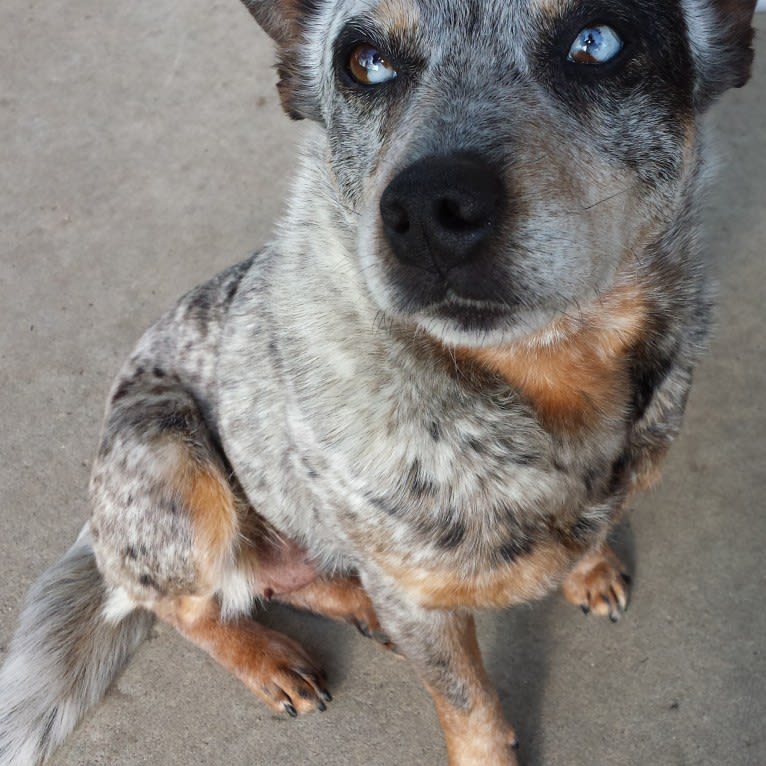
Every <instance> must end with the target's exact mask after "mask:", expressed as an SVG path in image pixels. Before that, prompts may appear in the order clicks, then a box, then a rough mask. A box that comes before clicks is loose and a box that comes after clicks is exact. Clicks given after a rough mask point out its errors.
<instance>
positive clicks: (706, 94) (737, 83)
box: [683, 0, 756, 107]
mask: <svg viewBox="0 0 766 766" xmlns="http://www.w3.org/2000/svg"><path fill="white" fill-rule="evenodd" d="M683 2H684V6H685V7H686V9H687V20H688V23H687V25H688V29H689V42H690V45H691V49H692V54H693V56H694V59H695V63H696V65H697V71H698V86H697V101H698V104H699V105H700V106H701V107H705V106H707V105H708V104H709V103H710V102H711V101H712V100H713V99H715V98H717V97H718V96H720V95H721V94H722V93H723V92H724V91H726V90H728V89H729V88H741V87H742V86H743V85H744V84H745V83H746V82H747V81H748V80H749V79H750V70H751V68H752V64H753V36H754V31H753V14H754V13H755V5H756V0H683Z"/></svg>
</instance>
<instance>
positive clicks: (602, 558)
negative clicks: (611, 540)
mask: <svg viewBox="0 0 766 766" xmlns="http://www.w3.org/2000/svg"><path fill="white" fill-rule="evenodd" d="M562 592H563V594H564V598H566V600H567V601H569V602H570V603H572V604H574V605H575V606H579V607H580V609H582V611H583V612H584V613H585V614H590V613H591V612H593V614H597V615H600V616H603V617H609V619H610V620H611V621H612V622H619V621H620V618H621V617H622V615H623V613H624V612H625V610H626V609H627V608H628V596H629V592H630V577H629V575H628V574H627V573H626V572H625V571H624V567H623V565H622V562H621V561H620V560H619V558H617V556H616V554H615V553H614V551H612V549H611V548H610V547H609V546H608V545H603V546H602V547H601V548H599V549H598V550H597V551H593V552H592V553H588V554H586V555H585V556H583V558H582V559H580V561H578V562H577V564H575V566H574V568H573V569H572V570H571V571H570V572H569V574H568V575H567V576H566V578H565V580H564V583H563V585H562Z"/></svg>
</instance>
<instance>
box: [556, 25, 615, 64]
mask: <svg viewBox="0 0 766 766" xmlns="http://www.w3.org/2000/svg"><path fill="white" fill-rule="evenodd" d="M622 47H623V42H622V40H621V39H620V36H619V35H618V34H617V32H615V31H614V30H613V29H612V28H611V27H608V26H607V25H606V24H597V25H595V26H592V27H585V29H583V30H582V31H581V32H580V34H579V35H577V39H576V40H575V41H574V42H573V43H572V47H571V48H570V49H569V56H568V59H569V61H572V62H574V63H575V64H606V63H607V62H608V61H611V60H612V59H613V58H616V57H617V54H619V52H620V51H621V50H622Z"/></svg>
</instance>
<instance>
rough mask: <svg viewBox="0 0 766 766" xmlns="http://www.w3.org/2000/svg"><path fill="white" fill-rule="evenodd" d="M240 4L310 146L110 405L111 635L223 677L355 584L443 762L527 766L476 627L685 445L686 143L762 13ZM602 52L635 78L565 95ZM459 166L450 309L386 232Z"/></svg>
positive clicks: (596, 539)
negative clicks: (474, 173)
mask: <svg viewBox="0 0 766 766" xmlns="http://www.w3.org/2000/svg"><path fill="white" fill-rule="evenodd" d="M245 4H246V5H247V7H248V9H249V10H250V11H251V13H252V14H253V15H254V17H255V18H256V20H257V21H258V22H259V23H261V24H262V26H263V27H264V28H265V29H266V31H267V32H269V34H270V35H271V36H272V37H273V38H274V40H275V41H276V43H277V45H278V48H279V51H280V53H279V56H280V62H281V63H280V65H279V74H280V85H279V87H280V92H281V96H282V100H283V103H284V105H285V109H286V111H287V112H288V113H289V114H290V115H291V116H293V117H295V118H307V119H309V120H311V121H313V123H314V124H313V126H312V128H311V129H310V130H309V132H308V135H307V138H306V145H305V147H304V150H303V161H302V165H301V168H300V170H299V172H298V177H297V179H296V181H295V183H294V186H293V192H292V194H291V197H290V199H291V203H290V208H289V211H288V213H287V215H286V217H285V219H284V220H283V221H282V223H281V226H280V228H279V230H278V234H277V236H276V238H275V240H274V241H273V242H272V243H271V244H270V245H269V246H267V247H266V248H265V249H263V250H262V251H261V252H259V253H258V254H257V255H255V256H253V257H252V258H251V259H249V260H248V261H246V262H244V263H242V264H240V265H238V266H235V267H233V268H231V269H230V270H229V271H227V272H225V273H224V274H222V275H220V276H218V277H217V278H215V279H214V280H213V281H211V282H210V283H208V284H206V285H203V286H202V287H200V288H198V289H196V290H194V291H192V292H191V293H189V294H188V295H187V296H185V297H184V298H183V299H182V300H181V301H180V302H179V304H178V305H177V306H176V307H175V308H174V309H173V310H172V311H171V312H169V313H168V314H167V315H166V316H165V317H164V318H163V319H161V320H160V321H159V322H158V323H157V324H156V325H155V326H154V327H152V328H151V329H150V330H149V331H148V332H147V334H146V335H145V336H144V338H143V339H142V340H141V341H140V343H139V345H138V346H137V348H136V350H135V351H134V353H133V354H132V356H131V357H130V359H129V360H128V361H127V362H126V364H125V366H124V368H123V370H122V371H121V373H120V375H119V377H118V379H117V381H116V382H115V384H114V387H113V389H112V392H111V395H110V399H109V405H108V409H107V414H106V423H105V427H104V432H103V438H102V442H101V447H100V450H99V453H98V456H97V459H96V463H95V468H94V472H93V479H92V494H93V501H94V512H93V516H92V519H91V521H90V535H91V537H92V549H93V552H92V554H90V555H91V556H92V557H93V556H94V557H95V560H96V561H97V563H98V568H99V571H100V572H101V576H102V577H103V583H102V584H101V585H99V586H98V587H103V589H104V590H103V601H104V608H103V610H102V612H100V613H99V614H101V618H100V619H103V620H105V621H106V622H108V623H109V624H113V625H114V624H116V625H123V626H124V625H127V624H128V622H127V621H129V620H131V619H133V615H134V610H135V609H145V610H149V611H154V612H155V613H156V614H158V615H159V616H161V617H162V618H163V619H168V621H169V622H171V623H172V624H177V625H181V626H182V628H179V629H183V631H184V632H185V634H186V635H190V636H194V635H197V636H201V635H212V634H213V633H214V634H215V635H216V636H219V638H218V639H216V640H217V641H218V644H217V648H216V652H217V653H218V654H219V655H220V654H221V653H223V654H224V655H225V654H226V649H225V643H226V639H225V638H220V636H226V635H230V634H231V635H233V634H232V632H231V631H229V632H226V630H224V629H223V628H221V629H220V630H219V628H217V627H216V625H217V624H218V623H217V622H216V621H217V620H219V619H220V620H221V621H224V622H225V621H226V620H228V619H232V620H233V619H238V618H240V617H241V616H242V615H245V614H247V613H249V611H250V609H251V608H252V606H253V603H254V601H255V600H256V599H257V598H258V597H259V596H260V597H270V596H271V595H272V593H273V588H272V587H271V586H270V585H268V583H269V582H271V580H269V577H272V580H273V579H275V578H276V575H274V572H275V571H277V570H279V572H280V574H279V578H276V579H277V580H279V583H278V585H279V584H281V585H282V586H284V590H285V593H287V592H288V591H296V592H299V593H300V588H301V587H303V586H304V585H305V583H306V582H310V581H311V579H312V578H314V577H316V576H319V577H321V578H331V577H343V576H345V575H348V574H353V575H354V576H358V577H359V578H360V579H361V582H362V584H363V585H364V587H365V589H366V591H367V593H368V594H369V597H370V598H371V599H372V603H373V604H374V606H375V609H376V611H377V618H379V620H380V624H381V625H382V627H383V629H384V630H385V632H386V634H387V636H388V637H389V638H390V639H391V640H393V642H394V643H395V644H396V646H397V647H398V648H399V649H400V650H401V651H402V652H403V653H404V654H405V655H406V656H407V657H408V659H409V660H410V661H411V662H412V663H413V664H414V666H415V668H416V669H417V671H418V673H419V674H420V676H421V677H422V679H423V681H424V682H425V683H426V685H427V686H428V688H429V690H430V691H431V693H432V694H433V696H434V699H435V702H436V705H437V710H438V711H439V716H440V720H441V722H442V725H443V726H444V728H445V733H446V736H447V742H448V748H449V752H450V762H451V763H452V764H459V765H460V766H469V765H470V764H476V763H479V762H482V763H487V762H490V763H493V764H495V763H496V764H513V763H516V759H515V755H514V754H513V751H512V749H510V747H509V746H510V745H512V744H513V743H514V737H513V735H512V730H511V729H510V727H508V725H507V724H505V722H504V721H503V720H502V715H501V713H500V706H499V704H498V702H497V697H496V695H495V694H494V691H493V690H492V688H491V684H490V683H489V680H488V679H487V678H486V674H485V673H484V671H483V669H482V667H481V660H480V657H479V656H478V649H477V648H476V643H475V635H474V632H473V631H474V628H473V620H472V618H471V617H470V613H469V610H470V609H473V608H478V607H487V606H493V607H499V606H507V605H510V604H515V603H520V602H524V601H528V600H530V599H534V598H538V597H540V596H542V595H543V594H545V593H546V592H548V591H549V590H550V589H551V588H553V587H556V586H557V585H558V584H560V583H561V582H562V580H563V579H564V578H565V577H566V576H567V573H569V572H570V571H572V570H573V567H575V566H576V565H577V564H578V562H582V561H583V560H587V559H585V558H584V557H588V556H591V557H592V556H594V555H595V552H597V551H600V550H604V548H603V546H604V542H605V539H606V536H607V533H608V531H609V529H610V527H611V526H612V525H613V524H614V522H615V520H616V519H617V518H618V516H619V514H620V511H621V510H622V508H623V507H624V505H625V502H626V499H627V498H628V497H629V496H630V494H631V493H632V492H633V491H635V490H637V489H640V488H642V487H644V486H646V485H648V484H649V483H651V481H652V480H653V479H654V477H655V475H656V472H657V467H658V465H659V463H660V461H661V459H662V457H663V456H664V454H665V452H666V451H667V449H668V447H669V445H670V443H671V442H672V440H673V438H674V437H675V436H676V434H677V433H678V431H679V428H680V426H681V419H682V415H683V410H684V405H685V401H686V397H687V394H688V391H689V387H690V385H691V380H692V371H693V367H694V364H695V362H696V360H697V358H698V356H699V354H700V352H701V350H702V348H703V347H704V343H705V338H706V335H707V330H708V322H709V313H710V293H709V288H708V281H707V277H706V274H705V269H704V266H703V261H702V258H701V256H700V252H699V246H698V244H699V243H698V242H697V235H696V232H697V228H698V218H699V211H698V207H699V195H700V188H701V186H702V180H703V176H704V172H705V165H704V144H705V141H704V130H703V125H702V116H703V114H704V111H705V110H706V108H707V106H708V105H709V104H710V102H711V101H712V100H713V99H714V98H715V97H716V96H718V95H719V94H720V93H721V92H722V91H723V90H725V89H726V88H728V87H733V86H738V85H742V84H744V82H745V81H746V80H747V76H748V73H749V65H750V60H751V56H752V51H751V48H750V45H751V40H752V30H751V27H750V19H751V15H752V11H753V5H754V3H753V2H752V1H751V0H747V2H738V3H736V4H735V3H733V2H730V1H729V0H675V1H674V2H669V3H667V2H666V3H660V2H658V1H657V0H648V2H640V3H638V2H632V1H631V0H608V1H607V0H603V1H596V0H589V1H588V2H586V3H575V2H572V1H571V0H530V2H516V1H515V0H514V1H513V2H508V0H469V1H468V2H454V1H452V0H348V1H344V2H339V1H337V0H335V1H333V0H248V1H247V2H246V3H245ZM735 5H736V7H735ZM596 21H597V22H600V23H606V22H608V23H609V24H610V25H612V26H613V27H614V28H615V29H616V30H617V31H618V32H619V33H620V35H621V36H622V37H623V39H624V41H625V47H624V49H623V52H622V54H621V55H620V56H619V57H618V60H617V61H616V63H614V64H612V65H607V66H605V67H602V68H601V69H599V70H598V71H594V70H592V69H590V70H588V68H585V69H583V68H582V67H578V66H576V65H572V64H571V63H570V62H568V61H567V58H566V53H567V51H568V48H569V46H570V45H571V42H572V40H573V39H574V37H575V36H576V35H577V32H578V31H579V30H580V29H582V28H584V27H586V26H588V25H589V24H592V23H593V22H596ZM360 43H366V44H372V45H374V46H375V47H376V48H378V49H379V50H381V51H382V52H383V53H384V54H385V57H386V59H387V60H389V61H392V62H394V63H395V66H396V67H397V77H396V78H395V79H394V80H393V81H391V82H390V83H387V84H386V86H385V87H378V88H373V89H371V88H364V87H361V86H360V85H359V84H358V83H356V82H354V81H353V79H352V78H351V77H350V76H349V73H348V68H347V61H348V57H349V54H350V51H352V50H353V49H354V47H355V46H357V45H359V44H360ZM464 154H469V155H472V156H481V157H482V158H483V160H484V161H486V162H487V163H488V164H489V165H491V167H492V168H496V169H497V170H496V172H497V174H498V178H499V183H501V185H502V187H503V189H504V190H505V191H504V203H503V207H502V211H501V213H500V214H499V216H498V220H497V222H496V230H495V231H494V232H493V235H492V237H493V238H492V242H491V247H489V248H488V250H487V253H486V254H485V255H484V256H483V257H482V258H481V259H480V260H479V262H477V263H472V264H470V265H469V266H465V267H463V266H460V267H459V268H455V269H454V270H453V271H452V272H451V273H450V276H449V278H448V279H445V277H444V275H443V274H440V273H439V272H438V270H436V269H433V268H421V267H419V266H413V265H412V264H410V263H406V262H402V261H401V260H400V259H398V258H397V257H396V256H395V254H394V253H393V251H392V250H391V247H390V246H389V244H388V242H387V239H386V236H385V234H384V230H383V226H382V223H381V217H380V200H381V196H382V194H383V192H384V190H385V189H386V188H387V186H388V185H389V183H390V182H391V181H392V179H394V178H395V177H396V176H397V175H398V174H399V173H401V172H402V171H403V170H405V169H406V168H408V167H410V166H412V165H413V164H414V163H416V162H419V161H422V160H424V158H428V157H432V156H452V155H461V156H462V155H464ZM456 295H457V297H455V296H456ZM275 551H276V553H275ZM596 558H597V564H598V563H599V562H601V559H599V558H598V557H596ZM274 561H276V562H277V564H274V563H273V562H274ZM267 562H271V563H268V564H267ZM270 567H271V569H270ZM283 570H284V571H283ZM285 571H287V572H288V574H285ZM606 574H607V575H608V577H611V574H610V573H609V572H607V573H606ZM586 575H587V573H586V574H585V575H583V576H586ZM608 577H606V579H607V580H608ZM280 578H281V579H280ZM290 578H292V579H290ZM287 580H290V582H289V585H288V584H286V582H287ZM278 585H277V586H275V587H278ZM355 587H356V586H355ZM319 590H320V591H321V590H322V589H321V588H320V589H319ZM338 592H344V591H342V589H341V591H338ZM623 600H624V595H621V597H620V598H619V599H617V602H618V604H622V602H623ZM300 602H301V598H300V597H296V598H295V603H300ZM304 602H307V599H304ZM190 603H193V604H195V605H197V606H195V609H196V610H197V611H195V610H191V611H190V610H189V608H188V605H189V604H190ZM211 604H215V605H216V606H215V608H213V607H212V606H210V605H211ZM613 606H614V605H613ZM312 608H313V607H312ZM360 608H361V607H360ZM364 609H366V610H367V612H366V613H368V614H369V607H368V606H364ZM320 611H321V610H320ZM342 611H343V609H340V610H336V612H338V613H340V612H342ZM197 612H199V615H203V616H204V620H205V621H206V622H205V623H204V625H205V626H206V627H205V628H204V630H203V629H202V628H201V627H200V626H201V625H202V624H203V623H201V622H199V620H201V619H203V617H198V616H197ZM219 613H220V617H216V616H215V615H219ZM88 614H89V615H90V617H89V618H88V619H91V620H92V619H95V618H94V617H93V611H92V609H91V610H90V611H89V612H88ZM211 615H213V616H212V617H211ZM50 619H51V620H53V621H54V622H55V619H56V618H55V617H51V618H50ZM84 619H85V618H84ZM349 619H352V617H349ZM370 619H372V617H370ZM195 620H197V622H195ZM121 621H122V622H121ZM25 624H26V623H25ZM238 624H239V623H238ZM125 630H129V629H128V628H127V627H126V628H125ZM130 630H132V628H131V629H130ZM237 630H239V631H240V633H237V635H238V636H241V635H248V636H250V637H251V638H252V641H253V642H254V643H252V645H256V644H257V645H259V646H260V645H263V641H262V640H261V639H257V640H256V639H255V638H253V636H255V635H256V634H255V633H253V632H252V630H251V629H250V628H242V629H241V630H240V628H237ZM242 631H244V632H242ZM30 640H31V639H30ZM203 640H206V639H200V641H203ZM237 640H240V639H239V638H238V639H237ZM248 640H250V639H248ZM41 642H42V643H41V644H40V645H39V646H38V645H35V649H34V651H35V652H38V653H39V654H41V655H45V656H48V657H54V655H52V654H50V653H48V654H47V655H46V652H49V650H47V649H46V647H45V645H44V644H45V640H44V639H41ZM38 643H39V642H38ZM30 646H31V644H29V643H28V640H27V639H26V638H25V637H24V636H23V635H22V634H19V636H17V638H16V639H15V643H14V645H13V648H12V650H11V656H10V658H9V660H8V663H7V665H6V668H5V669H4V671H3V673H4V675H2V676H0V727H2V728H0V764H2V766H8V765H9V764H11V763H14V764H33V763H37V762H38V760H40V759H41V758H42V757H43V756H44V755H45V753H47V752H48V750H49V749H50V746H49V743H50V741H51V738H50V736H49V732H50V730H51V727H50V726H49V725H48V724H47V723H46V721H48V720H49V718H47V717H46V714H45V712H42V713H40V715H39V716H38V715H37V713H36V714H35V715H36V716H37V718H34V720H33V717H32V716H27V717H24V716H23V715H21V714H19V713H18V712H17V711H18V710H22V709H23V708H22V707H21V706H16V707H14V706H13V705H12V704H9V702H8V699H9V695H12V694H16V693H18V692H17V689H18V683H19V681H18V678H19V673H18V672H17V671H16V670H15V668H18V667H22V665H23V663H20V662H19V661H18V657H20V656H25V654H24V653H25V652H26V651H27V650H28V649H29V647H30ZM285 651H287V650H285ZM225 664H226V663H225ZM235 664H237V666H238V667H240V666H241V663H240V661H239V660H237V663H235ZM60 672H63V673H66V672H67V669H66V667H63V666H62V667H61V671H60ZM112 672H113V671H112V670H110V671H109V673H112ZM50 674H54V671H53V670H51V671H50ZM110 677H111V675H110V674H106V675H105V676H104V678H103V679H102V680H103V683H102V684H101V686H105V684H106V683H108V678H110ZM312 677H313V676H312ZM8 678H11V681H7V679H8ZM35 693H37V692H35ZM39 694H40V695H42V697H43V698H44V699H43V700H42V702H40V700H37V701H36V702H35V705H36V706H37V707H36V708H35V710H41V711H45V710H46V709H51V710H52V709H54V708H55V706H56V705H57V704H58V702H57V700H56V699H54V698H53V695H52V694H51V696H50V698H45V691H44V690H41V691H40V692H39ZM280 699H281V698H280ZM46 701H47V703H46ZM267 701H268V700H267ZM30 704H31V703H30ZM46 704H47V705H48V708H46V706H45V705H46ZM284 704H285V708H284V709H286V710H287V711H288V712H291V714H292V713H295V712H296V711H295V708H294V707H293V706H292V705H290V703H289V702H288V703H284ZM321 704H323V703H321ZM304 707H305V705H304ZM291 708H292V709H291ZM15 711H16V712H15ZM50 715H52V714H50ZM51 720H52V719H51ZM19 725H22V727H26V728H23V729H22V731H21V733H20V734H14V735H13V736H11V735H10V734H9V733H8V732H9V731H10V730H11V727H18V726H19ZM35 727H37V729H35ZM40 727H42V729H44V731H43V732H42V733H41V732H40ZM70 728H71V727H70ZM27 729H28V730H29V731H27ZM65 733H66V732H65V731H64V730H63V729H62V730H61V732H59V733H58V735H57V741H58V740H60V739H61V738H62V737H63V735H64V734H65ZM43 735H45V736H43ZM21 742H23V743H25V744H18V743H21ZM35 743H37V744H35ZM20 753H23V754H24V756H23V758H22V757H21V755H20Z"/></svg>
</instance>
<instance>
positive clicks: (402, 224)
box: [381, 200, 410, 234]
mask: <svg viewBox="0 0 766 766" xmlns="http://www.w3.org/2000/svg"><path fill="white" fill-rule="evenodd" d="M381 214H382V216H383V222H384V223H385V225H386V227H387V228H388V229H390V230H391V231H392V232H394V234H406V233H407V232H408V231H409V230H410V216H409V214H408V213H407V210H406V208H405V207H404V205H402V204H401V203H399V202H396V201H394V200H384V201H383V204H381Z"/></svg>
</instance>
